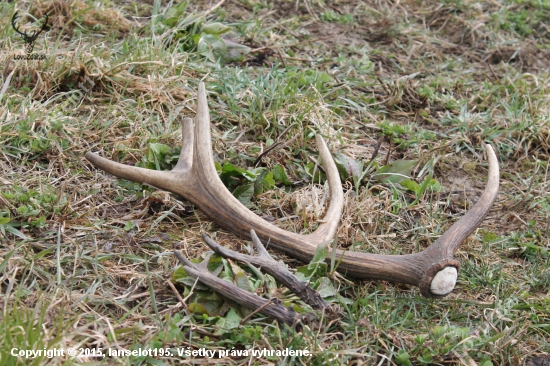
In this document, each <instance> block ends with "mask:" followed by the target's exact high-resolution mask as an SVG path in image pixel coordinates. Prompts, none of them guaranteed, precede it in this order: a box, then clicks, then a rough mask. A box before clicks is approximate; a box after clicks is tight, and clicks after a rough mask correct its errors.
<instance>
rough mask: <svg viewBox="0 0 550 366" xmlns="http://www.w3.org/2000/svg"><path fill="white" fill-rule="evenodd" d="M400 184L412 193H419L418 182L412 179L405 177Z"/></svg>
mask: <svg viewBox="0 0 550 366" xmlns="http://www.w3.org/2000/svg"><path fill="white" fill-rule="evenodd" d="M401 185H402V186H403V187H405V188H407V189H408V190H409V191H412V192H414V194H416V195H418V193H420V184H418V183H416V182H415V181H414V180H412V179H407V180H405V181H403V182H401Z"/></svg>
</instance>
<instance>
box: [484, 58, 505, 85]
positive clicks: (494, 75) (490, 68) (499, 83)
mask: <svg viewBox="0 0 550 366" xmlns="http://www.w3.org/2000/svg"><path fill="white" fill-rule="evenodd" d="M487 66H488V67H489V70H490V71H491V74H493V77H494V78H495V81H496V83H495V82H494V81H493V80H491V82H492V83H493V84H494V85H497V84H498V85H502V83H501V82H500V80H499V79H498V77H497V75H496V74H495V71H494V70H493V68H492V67H491V64H489V63H487ZM489 80H490V79H489Z"/></svg>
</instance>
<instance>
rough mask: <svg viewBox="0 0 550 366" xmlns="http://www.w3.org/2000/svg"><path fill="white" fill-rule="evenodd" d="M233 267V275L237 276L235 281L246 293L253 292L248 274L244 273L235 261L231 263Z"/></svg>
mask: <svg viewBox="0 0 550 366" xmlns="http://www.w3.org/2000/svg"><path fill="white" fill-rule="evenodd" d="M229 263H230V265H231V270H232V271H233V275H234V276H235V277H234V279H233V281H234V283H235V284H236V285H237V287H239V288H240V289H243V290H245V291H248V292H251V291H252V290H251V289H250V284H249V283H248V276H247V275H246V272H245V271H243V269H242V268H241V267H239V266H238V265H236V264H234V263H233V261H231V262H229Z"/></svg>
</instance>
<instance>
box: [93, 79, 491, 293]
mask: <svg viewBox="0 0 550 366" xmlns="http://www.w3.org/2000/svg"><path fill="white" fill-rule="evenodd" d="M182 140H183V145H182V150H181V155H180V158H179V161H178V163H177V165H176V166H175V167H174V169H172V171H154V170H149V169H143V168H137V167H133V166H128V165H124V164H120V163H115V162H113V161H110V160H108V159H104V158H102V157H99V156H98V155H96V154H93V153H91V152H88V153H86V156H85V157H86V159H88V161H90V162H91V163H92V164H93V165H94V166H96V167H97V168H99V169H102V170H104V171H106V172H108V173H110V174H113V175H115V176H117V177H119V178H124V179H128V180H131V181H134V182H138V183H147V184H150V185H152V186H155V187H158V188H160V189H164V190H167V191H170V192H172V193H176V194H178V195H180V196H182V197H184V198H185V199H187V200H189V201H191V202H192V203H194V204H195V205H196V206H198V207H199V209H201V210H202V211H203V212H204V213H205V214H206V215H207V216H208V217H210V218H211V219H212V220H213V221H215V222H216V223H217V224H218V225H220V226H222V227H224V228H226V229H227V230H229V231H232V232H234V233H237V234H239V235H241V236H244V237H249V236H250V234H249V232H250V230H254V231H255V232H256V233H258V236H259V237H260V239H261V240H264V241H268V240H269V241H270V245H271V246H272V247H274V248H276V249H279V250H282V251H284V252H285V253H287V254H288V255H291V256H293V257H295V258H298V259H301V260H303V261H306V262H307V261H309V260H311V258H313V255H314V253H315V250H316V248H317V245H319V244H320V243H322V242H325V241H327V240H332V239H334V237H335V235H336V233H337V229H338V224H339V221H340V217H341V214H342V208H343V204H344V195H343V190H342V184H341V182H340V177H339V175H338V170H337V168H336V165H335V163H334V160H333V159H332V156H331V154H330V151H329V150H328V148H327V145H326V144H325V141H324V140H323V138H322V137H321V136H320V135H317V136H316V140H317V146H318V149H319V153H320V156H321V160H322V163H323V167H324V170H325V172H326V175H327V179H328V183H329V193H330V203H329V206H328V209H327V211H326V215H325V218H324V219H323V220H322V221H321V223H320V224H319V226H318V228H317V230H316V231H315V232H313V233H311V234H307V235H301V234H296V233H292V232H289V231H286V230H283V229H281V228H279V227H277V226H275V225H272V224H270V223H268V222H267V221H265V220H264V219H262V218H260V217H259V216H257V215H256V214H254V213H253V212H251V211H249V210H248V209H247V208H246V207H245V206H243V205H242V204H241V203H240V202H239V201H238V200H237V199H236V198H235V197H234V196H233V195H232V194H231V193H230V192H229V191H228V190H227V188H225V186H224V185H223V183H222V181H221V180H220V178H219V177H218V174H217V173H216V169H215V167H214V159H213V155H212V145H211V141H210V115H209V112H208V104H207V100H206V91H205V88H204V84H203V83H200V84H199V91H198V101H197V115H196V117H195V126H194V127H193V120H192V119H191V118H184V119H183V121H182ZM485 149H486V152H487V157H488V160H489V178H488V181H487V187H486V188H485V191H484V192H483V194H482V195H481V197H480V199H479V201H478V202H477V203H476V204H475V205H474V207H472V209H471V210H470V211H468V212H467V213H466V214H465V215H464V217H462V218H461V219H460V220H459V221H457V222H456V223H455V224H454V225H452V226H451V227H450V228H449V229H448V230H447V231H446V232H445V233H444V234H443V235H442V236H441V237H440V238H439V239H437V240H436V241H435V242H434V243H433V244H432V245H430V246H429V247H428V248H426V249H425V250H423V251H421V252H419V253H414V254H408V255H383V254H370V253H358V252H350V251H345V252H343V251H341V250H336V253H335V254H336V258H341V262H340V264H339V267H338V270H339V271H340V272H343V273H347V274H349V275H352V276H354V277H358V278H367V279H375V280H388V281H392V282H401V283H406V284H411V285H414V286H418V287H419V288H420V292H421V293H422V295H424V296H427V297H443V296H445V295H447V294H449V293H450V292H451V291H452V290H453V288H454V286H455V284H456V280H457V277H458V270H459V268H460V264H459V262H458V261H457V260H455V259H453V254H454V253H455V251H456V250H457V249H458V247H459V245H460V244H461V243H462V242H463V241H464V240H465V239H466V238H467V237H468V236H469V235H470V234H471V233H472V232H473V231H474V230H475V229H476V228H477V227H478V226H479V225H480V223H481V221H483V219H484V217H485V215H486V214H487V213H488V212H489V210H490V208H491V206H492V204H493V201H494V200H495V198H496V195H497V193H498V186H499V169H498V161H497V158H496V156H495V153H494V152H493V149H492V147H491V146H490V145H485Z"/></svg>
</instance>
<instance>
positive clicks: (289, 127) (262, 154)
mask: <svg viewBox="0 0 550 366" xmlns="http://www.w3.org/2000/svg"><path fill="white" fill-rule="evenodd" d="M295 124H296V122H294V123H292V124H291V125H290V126H288V127H287V128H285V130H284V131H283V132H281V134H280V135H279V137H277V140H276V141H275V142H274V143H273V145H271V146H270V147H268V148H267V149H266V150H265V151H263V152H262V153H261V154H260V155H258V157H257V158H256V160H255V161H254V164H253V165H254V168H256V167H257V166H258V164H260V163H261V161H262V159H263V158H264V156H266V155H267V154H268V153H269V152H270V151H273V150H275V149H276V148H279V147H284V146H286V145H288V144H289V143H290V142H291V141H294V139H295V138H296V136H298V135H295V136H294V137H292V138H291V139H290V140H288V141H286V142H284V143H282V144H281V142H280V140H281V139H282V138H283V137H284V136H285V135H286V133H287V132H288V131H290V129H291V128H292V127H293V126H294V125H295ZM279 145H280V146H279Z"/></svg>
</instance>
